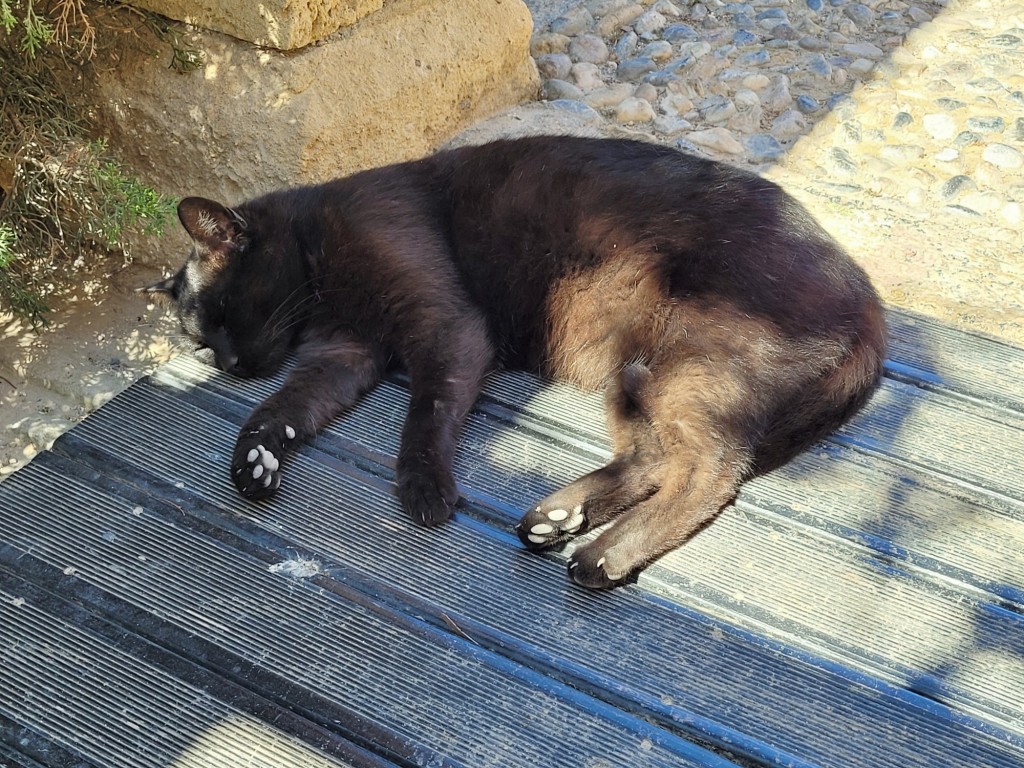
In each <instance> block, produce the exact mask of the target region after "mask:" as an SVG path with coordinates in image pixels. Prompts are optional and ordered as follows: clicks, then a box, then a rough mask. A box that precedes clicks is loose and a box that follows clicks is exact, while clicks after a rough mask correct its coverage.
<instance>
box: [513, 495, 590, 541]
mask: <svg viewBox="0 0 1024 768" xmlns="http://www.w3.org/2000/svg"><path fill="white" fill-rule="evenodd" d="M566 506H568V505H566ZM586 522H587V519H586V516H585V515H584V513H583V505H582V504H576V505H575V506H573V507H572V508H570V509H563V508H562V507H561V506H555V507H554V508H551V507H550V506H549V505H548V504H546V503H545V502H541V503H540V504H539V505H538V506H536V507H534V508H533V509H531V510H530V511H529V512H527V513H526V514H525V515H523V519H522V520H520V521H519V524H518V525H517V526H516V534H518V536H519V540H520V541H521V542H523V544H524V545H526V548H527V549H531V550H534V551H540V550H542V549H551V548H552V547H557V546H558V545H560V544H564V543H565V542H566V541H568V540H569V539H570V538H571V537H573V536H575V535H576V534H577V533H579V532H580V531H581V530H582V529H583V528H584V526H585V525H586Z"/></svg>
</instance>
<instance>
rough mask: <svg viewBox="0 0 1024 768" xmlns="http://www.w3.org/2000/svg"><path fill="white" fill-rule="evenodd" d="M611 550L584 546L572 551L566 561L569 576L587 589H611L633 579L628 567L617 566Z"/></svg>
mask: <svg viewBox="0 0 1024 768" xmlns="http://www.w3.org/2000/svg"><path fill="white" fill-rule="evenodd" d="M616 560H617V558H616V557H615V556H614V554H613V553H612V551H611V550H608V551H601V549H600V548H598V547H594V546H589V545H588V546H585V547H581V548H580V549H578V550H576V551H575V552H573V553H572V556H571V557H570V558H569V562H568V569H567V570H568V573H569V578H570V579H572V580H573V581H574V582H576V583H577V584H579V585H580V586H581V587H587V588H588V589H612V588H613V587H618V586H621V585H622V584H627V583H629V582H630V581H632V580H633V578H632V576H633V574H632V572H631V571H630V570H629V569H628V568H622V567H618V566H617V565H616Z"/></svg>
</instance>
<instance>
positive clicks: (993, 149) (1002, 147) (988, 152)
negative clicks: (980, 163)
mask: <svg viewBox="0 0 1024 768" xmlns="http://www.w3.org/2000/svg"><path fill="white" fill-rule="evenodd" d="M981 159H982V160H984V161H985V162H986V163H991V164H992V165H994V166H996V167H997V168H1002V169H1003V170H1007V171H1015V170H1017V169H1018V168H1020V167H1022V166H1024V154H1022V153H1021V151H1020V150H1019V149H1015V148H1013V147H1011V146H1010V145H1009V144H989V145H988V146H987V147H985V149H984V151H983V152H982V153H981Z"/></svg>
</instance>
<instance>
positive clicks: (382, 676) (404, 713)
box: [0, 433, 696, 767]
mask: <svg viewBox="0 0 1024 768" xmlns="http://www.w3.org/2000/svg"><path fill="white" fill-rule="evenodd" d="M121 438H122V440H124V441H125V443H124V444H128V443H134V436H133V435H131V434H126V433H121ZM186 444H187V441H186ZM133 447H134V448H136V449H137V450H138V451H139V454H138V455H140V456H145V453H144V451H146V449H147V448H156V449H160V448H163V449H164V450H165V451H167V453H168V454H172V455H175V456H176V457H177V459H178V461H180V462H181V463H180V465H179V468H180V469H181V470H182V471H180V472H178V473H176V475H177V476H179V477H183V478H185V479H186V480H189V479H191V477H190V472H189V470H188V468H187V467H188V462H189V460H190V459H192V458H193V457H192V456H189V455H188V452H187V450H185V448H184V446H178V445H175V444H173V443H163V444H162V445H159V444H157V445H151V444H150V445H146V444H139V443H136V444H135V445H134V446H133ZM27 479H31V480H34V482H32V483H27V482H25V480H27ZM198 480H199V478H196V481H197V482H198ZM11 486H13V487H10V488H8V487H7V486H6V484H5V487H4V490H5V492H6V493H5V494H4V516H3V521H2V522H0V537H2V538H3V540H5V541H12V542H20V541H24V540H25V539H26V538H27V537H28V536H29V535H32V536H33V544H32V554H33V556H34V557H36V558H38V559H40V560H43V561H44V562H46V563H48V564H50V565H52V566H53V567H55V568H62V569H64V570H65V571H70V572H71V573H73V575H74V577H75V578H77V579H81V580H83V581H85V582H88V583H89V584H92V585H95V586H98V587H100V588H101V589H103V590H104V591H105V592H108V593H110V594H112V595H115V596H117V597H119V598H122V599H125V600H127V601H128V602H130V603H132V604H134V605H136V606H138V607H140V608H142V609H144V610H146V611H148V612H151V613H159V615H160V616H161V618H162V619H164V620H165V621H167V622H168V623H170V624H172V625H175V626H178V627H182V628H184V629H186V630H188V632H189V633H191V634H194V635H196V636H198V637H201V638H203V639H205V640H207V641H209V642H211V643H214V644H216V645H217V646H219V647H221V648H224V649H226V650H228V651H229V652H230V653H231V654H233V655H235V656H237V657H238V658H240V659H244V660H247V661H250V662H256V663H258V664H259V665H260V666H262V667H265V668H267V669H269V670H271V671H273V672H275V673H276V674H278V675H279V676H281V677H282V678H285V679H288V680H290V681H293V682H294V683H295V684H297V685H301V686H307V687H309V688H311V689H313V690H314V691H316V692H318V693H320V694H322V695H324V696H325V697H327V698H329V699H332V700H338V701H343V702H345V704H346V705H347V706H350V707H353V708H355V709H357V710H358V711H364V712H372V713H374V714H375V717H376V719H378V720H379V721H381V722H382V723H383V724H384V725H386V726H388V727H390V728H391V729H393V730H394V731H395V732H397V733H400V734H404V735H407V736H409V737H410V738H411V739H414V740H417V741H420V742H422V743H425V744H427V746H428V747H430V748H432V749H435V750H438V752H439V753H441V750H443V752H444V753H447V754H450V755H452V756H453V757H455V758H456V759H457V760H459V761H460V762H464V763H465V764H466V765H480V766H483V765H501V766H517V765H521V766H531V767H532V766H537V765H551V766H558V765H565V766H574V765H580V764H581V763H582V762H583V761H584V759H585V758H586V757H587V755H588V754H589V753H590V751H591V750H590V748H588V747H587V745H588V744H597V743H600V744H601V753H602V754H603V755H606V756H607V757H608V759H610V760H612V761H613V762H612V764H613V765H637V766H640V765H651V766H655V765H665V766H668V765H680V764H696V763H687V762H684V761H683V760H682V758H681V757H680V756H678V755H675V754H673V752H672V751H671V750H666V749H665V748H664V747H663V746H662V745H661V744H655V743H654V742H653V741H650V743H649V744H647V745H646V748H645V744H644V736H643V735H642V734H639V733H637V732H635V731H631V730H629V729H627V728H624V727H622V726H621V724H619V723H613V722H610V721H607V720H603V719H601V718H600V717H598V716H596V715H595V714H594V713H593V712H591V711H587V710H581V709H579V708H577V707H574V706H572V705H571V704H570V703H568V702H566V701H564V700H562V699H560V698H559V697H558V696H556V695H553V693H552V692H553V691H555V692H557V689H558V688H559V686H557V685H556V684H554V683H552V684H551V685H550V686H545V688H546V689H541V688H538V687H530V686H528V685H524V684H523V682H522V681H520V680H517V679H515V677H513V676H511V675H507V674H502V673H501V672H500V671H498V670H496V669H495V668H493V667H491V666H488V665H487V664H485V663H483V662H482V661H481V660H480V659H479V658H477V657H476V656H475V655H473V654H469V653H458V652H456V651H455V650H454V649H453V648H451V647H446V646H444V645H440V644H435V643H430V642H427V641H425V640H423V639H422V638H420V637H418V636H417V635H416V634H414V633H412V632H410V631H409V630H407V629H404V628H402V627H398V626H395V625H393V624H389V623H388V622H386V621H384V620H382V619H380V618H378V617H376V616H374V615H372V614H370V613H368V612H367V611H366V610H365V609H362V608H360V607H358V606H352V605H350V604H346V603H344V602H340V601H337V600H335V599H331V598H330V597H328V596H327V595H324V594H323V593H321V592H320V591H319V590H315V589H308V588H306V587H305V586H304V585H297V584H296V583H295V581H294V579H292V578H290V577H289V576H288V575H287V573H282V572H281V571H280V570H278V571H275V570H272V569H271V568H268V567H267V565H265V564H261V563H256V562H252V561H251V559H249V558H246V557H243V556H240V555H238V554H236V553H234V552H232V551H230V550H228V549H226V548H224V547H222V546H218V545H217V543H216V542H211V541H208V540H205V539H204V538H203V537H200V536H198V535H197V534H195V533H193V532H191V531H188V530H186V529H182V528H179V527H178V526H176V525H172V524H169V523H167V522H165V521H163V520H160V519H157V518H154V517H152V516H151V515H149V514H147V512H146V510H145V509H142V510H141V511H137V510H136V509H135V508H134V507H130V506H129V505H128V504H123V505H116V504H112V503H111V502H112V501H113V500H112V499H111V498H110V497H109V496H106V495H102V494H98V493H96V492H94V491H92V490H91V489H90V488H89V487H88V486H84V485H82V484H81V483H79V482H77V481H74V480H69V479H67V478H65V477H62V476H61V475H60V474H58V473H56V472H53V471H51V470H50V469H48V468H47V467H45V466H43V465H38V466H33V467H32V471H31V472H26V473H25V476H24V477H22V476H19V477H17V478H13V479H12V482H11ZM38 488H45V500H46V502H47V503H48V505H49V509H50V510H51V512H50V514H51V515H52V517H47V515H46V512H45V511H44V510H40V509H39V506H40V501H42V499H41V498H40V494H39V492H38V490H37V489H38ZM389 502H390V500H389V499H387V500H386V499H385V498H383V497H382V498H381V499H379V500H378V503H384V504H388V506H392V505H391V504H390V503H389ZM39 529H42V530H39ZM30 532H31V533H30ZM14 661H16V659H15V660H14ZM566 694H567V695H568V692H566ZM84 695H88V694H84ZM425 702H430V704H429V705H425ZM570 722H571V723H572V730H571V735H572V737H573V739H579V742H580V744H581V745H582V747H581V748H580V749H577V748H575V747H574V745H573V744H572V743H568V744H566V743H562V745H561V746H560V747H559V749H558V753H557V754H552V753H551V745H552V744H555V743H559V742H564V740H565V738H566V737H567V736H569V735H570V733H569V732H568V731H567V727H566V724H567V723H570ZM637 726H638V728H640V730H644V729H643V728H642V726H641V724H639V723H637ZM506 729H508V730H509V734H508V735H506V736H504V737H502V736H501V732H502V730H506ZM514 729H521V730H522V732H523V733H527V734H529V738H528V739H524V740H522V743H519V744H517V745H516V747H515V749H514V750H512V751H504V750H502V752H503V754H501V756H500V759H498V760H497V762H495V759H496V757H495V752H494V750H495V748H496V747H499V746H501V745H502V743H503V742H509V744H511V739H510V735H511V730H514Z"/></svg>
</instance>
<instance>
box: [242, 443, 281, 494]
mask: <svg viewBox="0 0 1024 768" xmlns="http://www.w3.org/2000/svg"><path fill="white" fill-rule="evenodd" d="M245 458H246V461H247V462H248V463H249V465H250V466H251V467H252V479H253V480H259V479H260V478H263V487H264V488H270V487H271V486H273V487H274V488H277V487H278V486H279V485H280V484H281V476H280V475H278V474H276V473H277V470H278V469H280V468H281V460H280V459H278V458H277V457H276V456H275V455H274V454H273V453H272V452H271V451H268V450H267V449H266V448H264V447H263V446H262V445H257V446H256V447H255V448H253V449H252V450H251V451H249V453H248V454H246V457H245Z"/></svg>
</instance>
